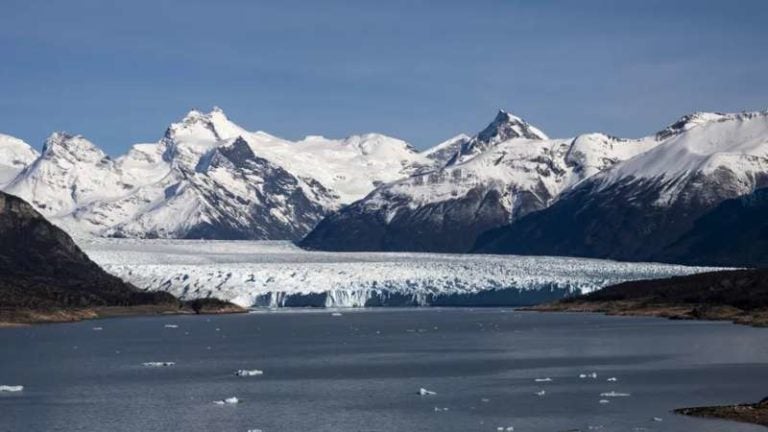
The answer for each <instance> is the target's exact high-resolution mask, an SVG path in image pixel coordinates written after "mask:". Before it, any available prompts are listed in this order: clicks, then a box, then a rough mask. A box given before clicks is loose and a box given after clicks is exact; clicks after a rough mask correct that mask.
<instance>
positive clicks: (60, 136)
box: [42, 132, 109, 163]
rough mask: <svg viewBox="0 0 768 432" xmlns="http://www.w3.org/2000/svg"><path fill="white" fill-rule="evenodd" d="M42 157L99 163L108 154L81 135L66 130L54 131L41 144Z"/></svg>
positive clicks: (104, 160) (107, 157)
mask: <svg viewBox="0 0 768 432" xmlns="http://www.w3.org/2000/svg"><path fill="white" fill-rule="evenodd" d="M42 157H43V158H45V159H53V158H64V159H67V160H69V161H70V162H89V163H100V162H106V161H108V160H109V156H107V154H106V153H104V152H103V151H101V149H99V148H98V147H96V145H95V144H94V143H92V142H90V141H88V140H87V139H85V138H84V137H83V136H82V135H72V134H69V133H66V132H54V133H53V134H51V136H49V137H48V139H46V140H45V144H44V145H43V153H42Z"/></svg>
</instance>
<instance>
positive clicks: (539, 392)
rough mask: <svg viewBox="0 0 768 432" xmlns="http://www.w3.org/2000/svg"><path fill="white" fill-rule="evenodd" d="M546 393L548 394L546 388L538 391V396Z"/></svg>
mask: <svg viewBox="0 0 768 432" xmlns="http://www.w3.org/2000/svg"><path fill="white" fill-rule="evenodd" d="M545 394H547V391H546V390H541V391H537V392H536V396H544V395H545Z"/></svg>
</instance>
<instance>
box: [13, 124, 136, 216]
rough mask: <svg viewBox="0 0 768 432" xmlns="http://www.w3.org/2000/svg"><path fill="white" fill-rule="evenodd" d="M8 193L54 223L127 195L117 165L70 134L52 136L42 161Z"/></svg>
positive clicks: (28, 169)
mask: <svg viewBox="0 0 768 432" xmlns="http://www.w3.org/2000/svg"><path fill="white" fill-rule="evenodd" d="M5 192H8V193H11V194H13V195H17V196H19V197H21V198H22V199H25V200H27V201H28V202H29V203H30V204H32V205H33V206H34V207H35V208H36V209H37V210H39V211H40V212H42V213H43V214H44V215H45V216H46V217H48V218H51V219H54V220H55V219H58V218H62V217H66V216H68V215H69V214H71V213H72V212H75V211H77V210H78V209H79V208H81V207H82V206H86V205H88V204H90V203H92V202H94V201H99V200H109V199H112V198H114V197H116V196H119V195H120V194H121V193H124V192H123V185H122V183H121V179H120V176H119V175H118V173H117V172H116V171H115V164H114V161H113V160H112V159H110V158H109V157H108V156H107V155H106V154H105V153H104V152H103V151H101V150H99V149H98V148H97V147H96V146H95V145H94V144H93V143H91V142H90V141H88V140H87V139H85V138H83V137H82V136H80V135H69V134H66V133H54V134H52V135H51V136H50V137H49V138H48V139H47V140H46V141H45V145H44V146H43V151H42V154H41V155H40V157H38V158H37V159H36V160H35V161H34V162H32V163H31V164H30V165H29V166H28V167H27V168H25V169H24V170H23V171H22V172H21V173H19V175H18V176H17V177H16V178H15V179H14V180H13V181H11V182H10V183H9V184H8V185H7V186H6V187H5Z"/></svg>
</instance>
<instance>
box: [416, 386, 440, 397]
mask: <svg viewBox="0 0 768 432" xmlns="http://www.w3.org/2000/svg"><path fill="white" fill-rule="evenodd" d="M436 394H437V392H434V391H432V390H427V389H425V388H423V387H422V388H420V389H419V395H421V396H434V395H436Z"/></svg>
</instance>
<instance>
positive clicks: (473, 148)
mask: <svg viewBox="0 0 768 432" xmlns="http://www.w3.org/2000/svg"><path fill="white" fill-rule="evenodd" d="M515 138H522V139H530V140H547V139H549V137H547V135H546V134H545V133H544V132H542V131H541V130H540V129H538V128H537V127H535V126H533V125H531V124H530V123H528V122H527V121H525V120H523V119H522V118H520V117H517V116H515V115H512V114H510V113H508V112H506V111H504V110H499V112H498V113H497V114H496V117H495V118H494V119H493V121H492V122H491V123H490V124H489V125H488V126H486V128H485V129H483V130H482V131H480V133H479V134H477V135H476V136H475V137H474V138H472V139H471V140H469V141H468V142H466V143H465V144H463V145H462V146H461V150H460V151H459V153H458V154H457V155H456V157H454V158H453V159H452V160H451V161H449V164H454V163H461V162H465V161H467V160H469V159H471V158H472V157H474V156H476V155H478V154H480V153H482V152H483V151H485V150H487V149H489V148H491V147H493V146H495V145H497V144H499V143H502V142H505V141H508V140H511V139H515Z"/></svg>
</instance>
